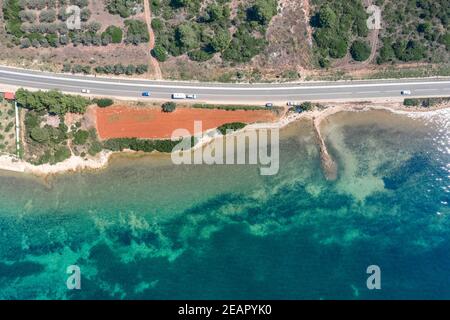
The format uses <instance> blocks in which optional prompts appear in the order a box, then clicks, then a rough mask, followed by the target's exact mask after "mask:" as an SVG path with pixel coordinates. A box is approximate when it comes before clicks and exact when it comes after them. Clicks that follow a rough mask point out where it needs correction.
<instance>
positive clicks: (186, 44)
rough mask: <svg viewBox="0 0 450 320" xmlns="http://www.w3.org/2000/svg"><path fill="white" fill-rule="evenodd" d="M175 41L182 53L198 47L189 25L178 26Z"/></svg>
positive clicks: (192, 29) (197, 40) (194, 34)
mask: <svg viewBox="0 0 450 320" xmlns="http://www.w3.org/2000/svg"><path fill="white" fill-rule="evenodd" d="M175 36H176V39H177V41H178V43H179V45H180V47H182V48H183V50H184V51H189V50H191V49H195V48H198V47H199V39H198V35H197V33H196V32H195V30H194V28H193V27H192V25H191V24H190V23H183V24H180V25H179V26H178V28H177V30H176V34H175Z"/></svg>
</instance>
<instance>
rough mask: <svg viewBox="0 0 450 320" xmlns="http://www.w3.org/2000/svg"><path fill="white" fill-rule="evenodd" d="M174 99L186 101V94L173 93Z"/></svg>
mask: <svg viewBox="0 0 450 320" xmlns="http://www.w3.org/2000/svg"><path fill="white" fill-rule="evenodd" d="M172 99H186V94H185V93H172Z"/></svg>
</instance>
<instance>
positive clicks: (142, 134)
mask: <svg viewBox="0 0 450 320" xmlns="http://www.w3.org/2000/svg"><path fill="white" fill-rule="evenodd" d="M96 111H97V112H96V114H97V130H98V134H99V137H100V139H102V140H104V139H111V138H147V139H166V138H170V137H171V135H172V132H173V131H174V130H176V129H187V130H188V131H189V132H190V133H191V134H194V121H202V130H203V131H205V130H208V129H213V128H217V127H219V126H221V125H222V124H225V123H230V122H244V123H254V122H271V121H274V120H276V116H275V115H274V114H273V113H272V112H271V111H266V110H255V111H250V110H248V111H246V110H234V111H226V110H218V109H194V108H178V109H176V110H175V111H174V112H172V113H166V112H162V111H161V109H155V108H152V109H144V108H131V107H124V106H113V107H108V108H98V109H97V110H96Z"/></svg>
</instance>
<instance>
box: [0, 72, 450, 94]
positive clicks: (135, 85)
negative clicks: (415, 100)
mask: <svg viewBox="0 0 450 320" xmlns="http://www.w3.org/2000/svg"><path fill="white" fill-rule="evenodd" d="M2 73H3V74H12V75H17V76H21V77H28V78H38V80H39V79H52V80H58V81H61V82H66V81H69V82H72V81H73V82H81V83H95V84H102V85H118V86H134V87H142V86H146V85H147V84H144V83H123V82H119V81H120V80H118V81H111V80H104V81H98V80H91V79H76V78H65V77H58V76H48V75H43V74H42V75H38V74H27V73H25V72H15V71H6V70H0V75H1V74H2ZM17 81H20V79H18V80H17ZM432 84H440V85H442V84H449V85H450V81H429V82H406V83H366V84H349V85H347V84H345V85H329V86H286V87H258V86H257V85H255V87H254V88H252V87H245V88H243V87H220V86H211V87H208V86H202V85H199V86H192V85H172V84H167V85H162V84H152V83H151V82H150V81H149V84H148V86H149V87H153V88H173V89H197V90H198V89H200V90H230V91H232V90H236V91H258V90H265V91H272V90H275V91H282V90H284V91H287V90H312V89H340V88H355V87H380V86H417V85H432Z"/></svg>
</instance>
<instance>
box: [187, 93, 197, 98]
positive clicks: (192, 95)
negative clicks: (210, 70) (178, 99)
mask: <svg viewBox="0 0 450 320" xmlns="http://www.w3.org/2000/svg"><path fill="white" fill-rule="evenodd" d="M186 98H188V99H197V95H196V94H187V95H186Z"/></svg>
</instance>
